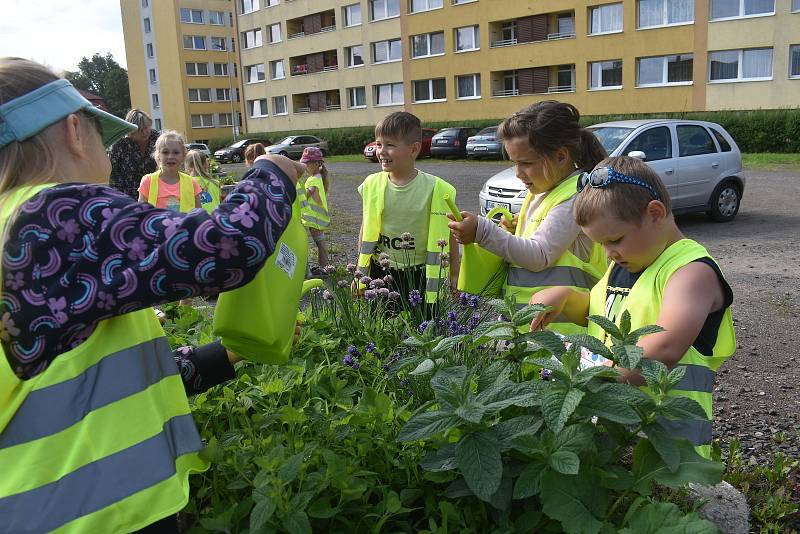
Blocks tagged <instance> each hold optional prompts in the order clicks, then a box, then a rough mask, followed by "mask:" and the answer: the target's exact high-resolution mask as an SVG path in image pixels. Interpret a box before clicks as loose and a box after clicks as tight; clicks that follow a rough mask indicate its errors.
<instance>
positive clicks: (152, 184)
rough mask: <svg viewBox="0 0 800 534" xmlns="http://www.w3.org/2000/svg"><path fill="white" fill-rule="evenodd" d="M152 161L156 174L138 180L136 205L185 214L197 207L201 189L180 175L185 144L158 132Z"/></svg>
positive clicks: (178, 137) (176, 136)
mask: <svg viewBox="0 0 800 534" xmlns="http://www.w3.org/2000/svg"><path fill="white" fill-rule="evenodd" d="M153 159H155V160H156V163H157V164H158V170H157V171H156V172H154V173H152V174H147V175H145V176H142V181H141V183H140V184H139V202H149V203H150V204H152V205H153V206H155V207H157V208H166V209H169V210H172V211H182V212H184V213H185V212H188V211H191V210H192V209H194V208H199V207H201V205H202V204H201V202H200V193H201V192H202V189H201V188H200V184H198V183H197V181H196V180H195V179H194V178H192V177H191V176H189V175H188V174H184V173H182V172H180V169H181V167H182V166H183V161H184V159H186V144H185V143H184V141H183V137H182V136H181V134H179V133H178V132H173V131H171V130H167V131H164V132H161V135H159V136H158V139H157V140H156V149H155V151H154V152H153Z"/></svg>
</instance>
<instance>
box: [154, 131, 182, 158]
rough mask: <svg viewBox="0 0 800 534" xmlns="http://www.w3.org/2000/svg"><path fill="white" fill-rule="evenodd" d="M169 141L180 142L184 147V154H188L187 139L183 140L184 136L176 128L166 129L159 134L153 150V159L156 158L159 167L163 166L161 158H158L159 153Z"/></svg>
mask: <svg viewBox="0 0 800 534" xmlns="http://www.w3.org/2000/svg"><path fill="white" fill-rule="evenodd" d="M169 141H176V142H178V143H180V145H181V148H183V155H184V156H186V141H184V140H183V136H182V135H181V134H179V133H178V132H176V131H175V130H164V131H163V132H161V135H159V136H158V139H156V146H155V149H154V150H153V159H154V160H156V163H158V166H159V167H160V166H161V160H159V159H158V153H159V152H161V149H162V148H164V146H165V145H166V144H167V143H168V142H169Z"/></svg>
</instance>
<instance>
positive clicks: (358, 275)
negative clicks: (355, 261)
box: [353, 269, 364, 279]
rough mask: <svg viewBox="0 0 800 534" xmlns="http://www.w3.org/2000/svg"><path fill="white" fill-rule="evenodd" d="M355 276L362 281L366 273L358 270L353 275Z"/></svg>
mask: <svg viewBox="0 0 800 534" xmlns="http://www.w3.org/2000/svg"><path fill="white" fill-rule="evenodd" d="M353 276H354V277H355V278H359V279H360V278H361V277H362V276H364V273H363V272H362V271H361V269H358V270H356V271H355V272H354V273H353Z"/></svg>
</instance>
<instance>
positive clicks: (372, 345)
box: [364, 341, 375, 353]
mask: <svg viewBox="0 0 800 534" xmlns="http://www.w3.org/2000/svg"><path fill="white" fill-rule="evenodd" d="M364 350H365V351H367V352H370V353H371V352H373V351H374V350H375V343H373V342H372V341H370V342H369V343H367V346H366V347H364Z"/></svg>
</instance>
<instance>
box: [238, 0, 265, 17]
mask: <svg viewBox="0 0 800 534" xmlns="http://www.w3.org/2000/svg"><path fill="white" fill-rule="evenodd" d="M239 7H241V8H242V15H247V14H249V13H255V12H256V11H258V10H259V9H261V1H260V0H240V3H239ZM248 7H249V8H250V9H248Z"/></svg>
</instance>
